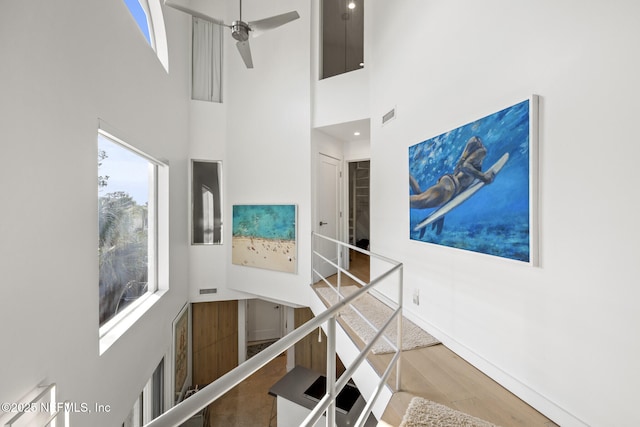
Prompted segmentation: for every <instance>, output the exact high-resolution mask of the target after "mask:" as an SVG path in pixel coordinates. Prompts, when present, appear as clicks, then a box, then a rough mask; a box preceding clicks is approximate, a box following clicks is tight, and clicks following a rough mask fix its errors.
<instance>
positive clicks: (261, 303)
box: [246, 299, 285, 359]
mask: <svg viewBox="0 0 640 427" xmlns="http://www.w3.org/2000/svg"><path fill="white" fill-rule="evenodd" d="M284 313H285V310H284V306H283V305H282V304H278V303H274V302H270V301H265V300H262V299H249V300H247V314H246V316H247V317H246V322H247V359H249V358H251V357H252V356H255V355H256V354H258V353H259V352H261V351H262V350H264V349H265V348H267V347H269V346H270V345H271V344H273V343H274V342H276V341H278V340H279V339H280V338H282V337H283V336H284V334H285V318H284Z"/></svg>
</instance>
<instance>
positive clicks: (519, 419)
mask: <svg viewBox="0 0 640 427" xmlns="http://www.w3.org/2000/svg"><path fill="white" fill-rule="evenodd" d="M349 271H350V272H351V273H352V274H354V275H355V276H356V277H358V278H360V279H361V280H363V281H365V282H368V281H369V260H368V257H366V256H365V255H362V254H360V253H358V252H353V251H352V253H351V263H350V270H349ZM347 280H348V278H347ZM342 283H343V284H355V283H345V278H344V277H343V282H342ZM316 286H324V284H318V285H316ZM345 330H347V332H349V331H348V328H345ZM427 332H428V331H427ZM352 339H353V341H354V342H355V343H356V344H357V345H359V346H361V347H362V346H363V343H362V341H361V340H360V339H359V338H358V337H357V336H353V335H352ZM391 357H392V355H373V354H370V355H369V356H368V360H369V362H370V363H371V365H372V366H373V367H374V369H375V370H376V371H377V372H380V373H381V372H383V370H384V369H385V368H386V366H387V365H388V363H389V361H390V360H391ZM401 357H402V367H401V369H402V372H401V375H402V378H401V380H402V381H401V391H400V392H397V393H395V394H394V395H393V397H392V399H391V402H390V403H389V405H388V407H387V409H386V411H385V412H384V414H383V416H382V420H380V424H379V425H381V426H398V425H400V422H401V421H402V417H403V415H404V413H405V411H406V408H407V407H408V405H409V402H410V401H411V399H412V398H413V397H414V396H420V397H423V398H425V399H429V400H432V401H434V402H437V403H440V404H443V405H446V406H449V407H451V408H453V409H456V410H459V411H462V412H466V413H468V414H470V415H473V416H475V417H478V418H481V419H484V420H486V421H489V422H492V423H494V424H496V425H499V426H502V427H525V426H526V427H529V426H532V427H533V426H545V427H550V426H557V424H555V423H553V422H552V421H551V420H549V419H548V418H546V417H545V416H543V415H542V414H540V413H539V412H538V411H536V410H535V409H533V408H532V407H531V406H529V405H528V404H527V403H525V402H524V401H522V400H521V399H519V398H518V397H517V396H515V395H514V394H512V393H511V392H509V391H508V390H506V389H505V388H504V387H502V386H501V385H500V384H498V383H496V382H495V381H493V380H492V379H491V378H489V377H488V376H486V375H485V374H483V373H482V372H481V371H480V370H478V369H476V368H475V367H473V366H472V365H471V364H469V363H468V362H466V361H465V360H463V359H462V358H461V357H459V356H458V355H457V354H455V353H454V352H453V351H451V350H450V349H449V348H447V347H446V346H444V345H442V344H439V345H435V346H431V347H426V348H422V349H416V350H410V351H404V352H403V353H402V356H401ZM389 385H390V386H391V387H392V388H393V386H394V385H395V373H394V374H392V376H391V378H390V379H389Z"/></svg>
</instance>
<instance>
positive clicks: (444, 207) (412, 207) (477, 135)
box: [409, 95, 538, 265]
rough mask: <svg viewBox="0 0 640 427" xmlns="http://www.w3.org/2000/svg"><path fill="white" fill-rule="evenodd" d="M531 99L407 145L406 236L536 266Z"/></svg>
mask: <svg viewBox="0 0 640 427" xmlns="http://www.w3.org/2000/svg"><path fill="white" fill-rule="evenodd" d="M537 182H538V97H537V96H536V95H533V96H531V97H529V98H528V99H526V100H523V101H521V102H518V103H516V104H514V105H512V106H510V107H507V108H505V109H502V110H500V111H497V112H495V113H493V114H490V115H488V116H485V117H482V118H480V119H478V120H475V121H473V122H470V123H467V124H465V125H463V126H460V127H458V128H455V129H453V130H451V131H449V132H446V133H443V134H441V135H438V136H435V137H433V138H429V139H427V140H425V141H422V142H420V143H418V144H415V145H412V146H410V147H409V222H410V230H409V236H410V239H411V240H416V241H420V242H426V243H432V244H436V245H442V246H448V247H452V248H457V249H463V250H468V251H473V252H479V253H483V254H488V255H493V256H498V257H502V258H507V259H511V260H515V261H521V262H525V263H529V264H531V265H538V241H537V238H538V230H537V209H538V207H537Z"/></svg>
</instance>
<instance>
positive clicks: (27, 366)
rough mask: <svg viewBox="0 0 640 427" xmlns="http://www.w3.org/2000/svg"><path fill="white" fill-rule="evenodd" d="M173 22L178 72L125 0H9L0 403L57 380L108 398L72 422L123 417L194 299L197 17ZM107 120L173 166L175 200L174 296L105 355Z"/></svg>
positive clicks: (0, 29)
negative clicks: (101, 175)
mask: <svg viewBox="0 0 640 427" xmlns="http://www.w3.org/2000/svg"><path fill="white" fill-rule="evenodd" d="M165 18H166V21H167V32H168V36H169V39H170V40H169V70H170V74H167V72H166V71H165V69H164V68H163V67H162V65H161V63H160V62H159V60H158V58H157V57H156V55H155V53H154V52H153V51H152V50H151V49H150V47H149V46H148V45H147V43H146V41H145V40H144V38H143V36H142V34H141V33H140V31H139V30H138V28H137V27H136V25H135V23H134V22H133V18H132V17H131V16H130V14H129V12H128V10H127V8H126V6H125V5H124V2H122V1H97V0H93V1H74V0H60V1H55V2H42V1H36V0H25V1H19V2H14V1H4V0H3V1H2V2H0V58H2V66H0V93H1V95H0V145H1V147H2V154H1V155H0V157H1V159H2V162H1V163H2V165H1V166H0V182H2V209H0V236H1V237H0V271H1V272H2V277H1V279H0V280H1V281H2V284H1V286H0V325H2V331H3V335H2V338H1V341H0V342H1V344H0V346H1V348H2V351H0V378H2V380H1V381H0V401H2V402H13V401H16V400H17V399H20V398H21V397H22V396H24V395H25V394H26V393H28V392H29V391H30V390H32V389H33V388H34V387H35V386H36V385H38V384H40V383H48V382H56V383H57V384H58V398H59V401H64V400H69V401H71V402H76V403H78V404H80V403H82V402H85V403H89V404H90V405H93V404H94V403H99V404H104V405H111V412H109V413H105V414H99V415H98V414H91V415H81V414H72V416H71V423H72V425H92V426H105V427H112V426H114V425H119V424H120V423H121V422H122V421H123V420H124V418H125V416H126V415H127V413H128V412H129V410H130V409H131V407H132V405H133V402H134V400H135V398H136V397H137V395H138V394H139V393H140V391H141V390H142V388H143V386H144V384H145V383H146V381H147V380H148V379H149V377H150V376H151V374H152V372H153V370H154V368H155V367H156V366H157V364H158V362H159V361H160V359H161V358H162V357H163V356H165V355H170V348H171V322H172V320H173V318H174V316H175V315H177V313H178V311H179V310H180V308H181V307H182V305H183V304H184V303H185V302H186V300H187V283H188V271H187V251H186V248H185V246H186V244H187V242H188V235H187V215H188V214H187V188H188V187H187V180H186V176H187V155H186V153H187V144H188V135H189V128H188V125H189V122H188V95H189V74H188V58H189V57H188V51H187V50H186V49H185V48H184V47H185V46H186V45H188V37H189V33H188V30H187V28H188V26H187V25H188V23H189V22H190V21H188V20H185V19H182V18H183V17H182V16H178V15H177V14H176V13H173V12H167V11H166V10H165ZM98 118H100V119H102V120H104V121H105V122H107V123H108V124H109V125H111V129H114V128H115V129H118V130H119V131H120V132H119V133H118V135H117V136H119V137H121V138H124V139H126V140H127V141H128V142H130V143H131V144H133V145H134V146H136V147H138V148H139V149H141V150H144V151H145V152H147V153H149V154H150V155H153V156H154V157H157V158H161V159H166V160H168V162H169V163H170V183H169V185H170V189H169V190H170V194H171V197H172V203H171V205H170V216H171V228H170V231H169V239H170V254H169V255H170V265H169V272H170V273H169V274H170V286H171V288H170V291H169V292H168V293H167V294H165V296H164V297H163V298H162V299H161V300H160V301H159V302H158V303H157V304H156V305H155V306H153V307H152V308H151V309H150V310H149V311H148V312H147V313H146V315H145V316H144V317H143V318H142V319H140V321H138V322H137V323H136V324H135V325H134V326H133V327H132V328H131V329H130V330H129V331H128V332H127V333H125V334H124V336H122V337H121V338H120V339H119V340H118V341H116V342H115V343H114V344H113V345H112V346H111V347H110V348H109V349H108V350H107V351H106V352H105V353H104V354H103V355H101V356H100V355H99V350H98V286H97V277H98V262H97V256H96V255H97V250H96V249H97V244H98V242H97V241H98V237H97V191H96V190H97V186H96V183H97V181H96V177H97V130H98ZM165 366H171V362H170V359H169V358H168V359H167V360H166V363H165ZM167 378H170V377H169V375H168V374H167Z"/></svg>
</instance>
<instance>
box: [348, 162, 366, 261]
mask: <svg viewBox="0 0 640 427" xmlns="http://www.w3.org/2000/svg"><path fill="white" fill-rule="evenodd" d="M370 164H371V162H370V161H369V160H360V161H355V162H349V184H348V185H349V243H350V244H352V245H354V246H357V247H359V248H361V249H366V250H369V176H370Z"/></svg>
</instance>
